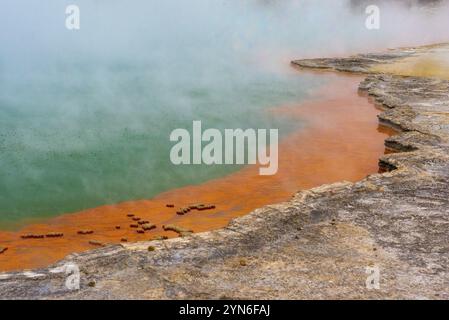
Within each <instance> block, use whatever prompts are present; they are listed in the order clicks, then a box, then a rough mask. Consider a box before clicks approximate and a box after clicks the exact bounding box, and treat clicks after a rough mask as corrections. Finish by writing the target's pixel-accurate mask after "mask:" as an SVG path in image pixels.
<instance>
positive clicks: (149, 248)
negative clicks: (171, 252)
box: [148, 246, 156, 251]
mask: <svg viewBox="0 0 449 320" xmlns="http://www.w3.org/2000/svg"><path fill="white" fill-rule="evenodd" d="M154 250H156V248H155V247H153V246H149V247H148V251H154Z"/></svg>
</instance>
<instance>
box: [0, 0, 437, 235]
mask: <svg viewBox="0 0 449 320" xmlns="http://www.w3.org/2000/svg"><path fill="white" fill-rule="evenodd" d="M72 3H76V4H77V5H79V7H80V14H81V28H80V30H78V31H73V30H72V31H71V30H67V29H66V28H65V24H64V21H65V7H66V6H67V5H68V4H72ZM362 9H363V8H362ZM362 9H361V8H359V7H351V6H350V5H349V1H323V2H322V3H321V2H320V4H318V3H316V2H315V1H295V0H288V1H282V2H281V3H278V2H275V1H256V0H253V1H245V2H242V1H236V0H235V1H206V0H203V1H201V0H192V1H188V2H187V1H175V0H169V1H143V0H142V1H133V3H132V4H130V3H125V2H123V1H108V2H105V1H99V0H94V1H92V0H90V1H87V0H79V1H58V2H56V1H49V0H47V1H37V0H36V1H35V0H26V1H25V0H14V1H12V0H6V1H3V2H2V4H1V11H0V21H1V22H0V24H1V28H0V43H1V50H0V227H1V229H3V230H13V229H18V228H20V227H23V226H24V225H26V224H29V223H31V222H36V221H43V220H45V219H47V218H50V217H55V216H58V215H61V214H64V213H71V212H77V211H81V210H85V209H88V208H93V207H97V206H102V205H109V204H116V203H120V202H123V201H130V200H139V199H150V198H152V197H154V196H156V195H158V194H160V193H162V192H167V191H169V190H173V189H176V188H181V187H185V186H191V185H199V184H201V183H204V182H206V181H211V180H213V179H217V178H220V177H224V176H227V175H229V174H231V173H235V172H237V171H239V170H241V169H242V168H243V166H242V165H220V166H207V165H197V166H175V165H173V164H172V163H171V162H170V161H169V152H170V148H171V146H172V144H170V141H169V135H170V132H171V131H172V130H174V129H176V128H189V127H190V126H191V124H192V121H194V120H201V121H202V123H203V124H204V125H205V126H207V127H210V128H217V129H220V130H222V129H225V128H231V129H232V128H243V129H245V128H261V129H270V128H279V134H280V139H281V141H282V139H284V138H285V137H287V136H289V135H291V134H292V133H294V132H298V130H306V129H305V127H304V123H303V121H302V120H301V118H298V117H290V116H285V115H283V114H282V113H281V114H279V113H275V112H271V111H272V109H273V108H276V107H279V106H286V105H292V104H296V105H299V104H300V103H301V102H304V101H306V100H307V99H308V98H310V97H311V93H312V92H314V91H316V90H318V89H319V88H322V87H323V86H325V85H326V83H327V82H329V81H330V80H329V79H328V78H326V77H321V76H320V75H316V74H306V73H298V72H297V71H296V70H293V69H292V68H291V67H290V66H289V61H290V60H292V59H296V58H301V57H312V56H322V55H334V56H335V55H339V54H347V53H348V52H357V51H367V50H370V49H378V48H387V47H388V46H393V45H399V44H406V43H408V42H409V38H407V36H406V35H409V34H410V30H411V29H413V30H415V29H416V28H419V27H420V26H421V25H425V24H426V23H427V22H428V19H429V13H426V14H422V13H421V12H419V11H416V10H411V11H407V12H406V13H404V17H405V18H404V19H403V28H402V29H401V30H397V28H395V27H394V26H395V24H394V22H395V21H396V19H397V16H395V18H394V19H393V12H395V13H396V14H397V12H398V10H402V9H398V8H396V7H395V8H393V7H391V8H388V10H385V14H384V16H383V17H384V20H383V24H382V28H381V29H380V30H377V31H375V32H373V31H370V30H367V29H366V28H365V27H364V20H365V18H366V17H365V15H364V11H363V10H362ZM401 12H402V11H401ZM440 16H441V13H438V12H437V13H435V14H434V16H432V17H431V18H432V21H434V22H433V25H432V26H431V27H434V28H436V27H439V26H440V25H438V24H437V22H435V21H440V20H441V21H445V19H442V18H441V17H440ZM443 17H444V15H443ZM414 36H415V37H414V39H415V40H414V41H415V42H416V39H420V41H424V42H425V41H429V40H437V39H434V38H432V37H437V36H438V35H437V34H435V33H434V32H429V30H424V31H421V32H420V33H416V32H414ZM280 156H282V155H280Z"/></svg>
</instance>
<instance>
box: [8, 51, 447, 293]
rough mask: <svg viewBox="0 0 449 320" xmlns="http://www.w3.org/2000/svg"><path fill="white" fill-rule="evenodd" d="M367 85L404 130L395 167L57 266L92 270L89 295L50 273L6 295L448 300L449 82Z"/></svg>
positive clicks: (20, 278)
mask: <svg viewBox="0 0 449 320" xmlns="http://www.w3.org/2000/svg"><path fill="white" fill-rule="evenodd" d="M355 60H357V57H351V58H350V59H347V60H344V61H342V63H344V64H348V63H351V61H355ZM359 62H360V61H359ZM317 63H320V64H321V63H322V61H321V62H320V61H318V62H317ZM334 63H335V62H334ZM360 63H362V62H360ZM360 89H361V90H363V91H367V92H368V93H369V95H370V96H372V97H373V98H374V99H375V100H376V102H377V103H379V104H380V105H382V107H383V108H384V109H385V111H384V112H383V113H381V114H380V115H379V118H380V120H382V121H387V122H388V123H391V124H394V125H395V126H396V127H398V128H400V129H401V131H402V132H401V133H400V134H398V135H395V136H393V137H390V138H388V139H387V140H386V145H387V146H389V147H390V148H393V149H395V150H397V151H398V153H394V154H387V155H385V156H383V157H382V158H381V159H380V162H381V163H382V164H383V165H385V166H386V167H388V168H390V170H393V169H394V170H393V171H391V172H387V173H383V174H374V175H371V176H369V177H367V178H365V179H363V180H361V181H359V182H356V183H350V182H340V183H335V184H332V185H324V186H321V187H318V188H314V189H311V190H307V191H302V192H299V193H298V194H297V195H296V196H295V197H294V198H293V199H292V200H291V201H288V202H285V203H282V204H278V205H271V206H266V207H264V208H261V209H257V210H255V211H254V212H252V213H251V214H249V215H246V216H244V217H241V218H238V219H236V220H234V221H233V222H231V224H230V225H229V226H228V227H226V228H224V229H220V230H217V231H212V232H204V233H201V234H195V235H192V236H190V237H187V238H177V239H172V240H169V241H152V242H141V243H134V244H129V245H116V246H109V247H107V248H103V249H99V250H94V251H90V252H86V253H83V254H79V255H71V256H69V257H67V258H66V259H65V260H64V261H61V262H60V263H58V264H57V265H55V266H63V265H64V263H67V262H72V263H76V264H78V265H79V266H80V267H81V268H82V269H81V270H82V272H81V290H79V291H70V290H68V289H66V288H64V286H63V283H64V279H65V275H64V274H58V273H55V272H53V273H52V272H50V270H52V269H41V270H36V271H35V272H34V273H28V274H24V273H12V274H2V275H0V278H1V279H3V280H1V281H0V290H1V292H2V297H7V298H13V297H14V298H30V297H33V298H44V297H45V298H81V299H87V298H96V299H114V298H115V299H124V298H127V299H132V298H140V299H177V298H178V299H182V298H190V299H201V298H202V299H205V298H208V299H219V298H221V299H225V298H228V299H229V298H233V299H245V298H246V299H267V298H269V299H323V298H326V299H343V298H345V299H394V298H395V299H398V298H401V299H404V298H412V299H423V298H428V299H449V288H448V286H447V283H449V248H448V247H447V244H448V243H449V238H448V237H449V232H448V225H449V193H448V192H449V124H448V118H447V115H448V114H449V96H448V94H447V93H448V92H449V81H444V80H439V79H435V78H433V79H430V78H418V77H398V76H394V75H375V76H368V78H367V79H365V80H364V81H363V82H362V83H361V85H360ZM149 246H151V248H152V249H153V250H151V251H149V250H148V247H149ZM55 266H52V268H53V267H55ZM367 267H378V268H379V270H380V275H381V278H380V288H379V290H368V289H367V287H366V284H365V283H366V276H367V275H366V268H367ZM90 283H94V285H95V287H92V286H90V285H89V284H90Z"/></svg>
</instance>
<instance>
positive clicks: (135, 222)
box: [0, 203, 215, 254]
mask: <svg viewBox="0 0 449 320" xmlns="http://www.w3.org/2000/svg"><path fill="white" fill-rule="evenodd" d="M166 207H167V208H175V205H174V204H171V203H169V204H166ZM212 209H215V205H206V204H194V205H189V206H187V207H182V208H180V209H178V210H177V211H176V214H178V215H184V214H186V213H189V212H190V211H192V210H198V211H204V210H212ZM126 216H127V217H128V218H131V222H132V223H131V224H130V225H129V227H130V228H132V229H136V232H137V233H139V234H144V233H145V232H147V231H151V230H154V229H156V228H157V226H156V225H155V224H153V223H150V221H148V220H143V219H142V218H140V217H137V216H136V215H135V214H133V213H128V214H126ZM121 228H122V227H121V226H120V225H116V226H115V229H116V230H121ZM162 229H163V230H164V231H174V232H176V233H177V234H178V235H179V236H181V237H184V236H187V235H190V234H192V233H193V231H192V230H190V229H185V228H183V227H179V226H177V225H174V224H169V225H163V226H162ZM93 233H94V231H93V230H90V229H86V230H78V231H77V234H78V235H92V234H93ZM20 237H21V238H22V239H44V238H62V237H64V234H63V233H62V232H49V233H47V234H34V233H28V234H23V235H21V236H20ZM166 239H168V237H167V236H155V237H153V238H152V239H151V240H166ZM120 242H128V239H127V238H121V239H120ZM88 243H89V244H90V245H93V246H104V245H105V244H104V243H102V242H100V241H97V240H90V241H89V242H88ZM7 250H8V248H7V247H0V254H3V253H5V252H6V251H7Z"/></svg>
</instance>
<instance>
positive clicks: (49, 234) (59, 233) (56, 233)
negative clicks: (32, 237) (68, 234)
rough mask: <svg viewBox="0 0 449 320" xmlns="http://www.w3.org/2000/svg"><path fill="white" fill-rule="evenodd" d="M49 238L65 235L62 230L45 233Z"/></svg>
mask: <svg viewBox="0 0 449 320" xmlns="http://www.w3.org/2000/svg"><path fill="white" fill-rule="evenodd" d="M45 236H46V237H47V238H61V237H63V236H64V234H63V233H61V232H50V233H47V234H46V235H45Z"/></svg>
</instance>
